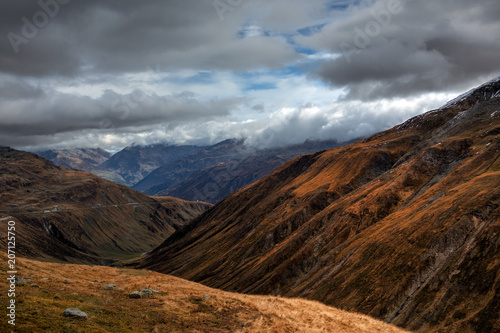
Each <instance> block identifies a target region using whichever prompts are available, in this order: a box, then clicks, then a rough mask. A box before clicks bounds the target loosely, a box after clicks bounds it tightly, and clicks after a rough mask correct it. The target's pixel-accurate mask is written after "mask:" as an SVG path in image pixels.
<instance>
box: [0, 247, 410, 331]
mask: <svg viewBox="0 0 500 333" xmlns="http://www.w3.org/2000/svg"><path fill="white" fill-rule="evenodd" d="M5 259H6V258H5V255H2V265H1V266H5V262H6V260H5ZM2 269H3V270H5V269H6V267H2ZM17 270H18V271H19V272H20V273H21V274H20V276H23V277H28V278H30V279H31V280H32V283H36V284H37V285H38V286H39V287H34V286H31V285H30V284H26V285H23V286H17V298H16V300H17V315H18V317H17V319H16V323H17V325H16V332H18V333H19V332H92V333H94V332H241V333H243V332H276V333H280V332H336V333H343V332H346V333H347V332H367V333H368V332H370V333H372V332H403V330H401V329H399V328H396V327H394V326H390V325H387V324H385V323H382V322H379V321H377V320H375V319H372V318H370V317H367V316H364V315H359V314H355V313H348V312H344V311H340V310H337V309H335V308H331V307H328V306H326V305H323V304H321V303H318V302H313V301H307V300H303V299H286V298H280V297H271V296H250V295H242V294H236V293H229V292H224V291H220V290H217V289H212V288H208V287H206V286H203V285H200V284H197V283H193V282H189V281H186V280H183V279H179V278H175V277H172V276H168V275H163V274H159V273H156V272H151V271H145V270H130V269H119V268H110V267H102V266H84V265H64V264H55V263H44V262H39V261H34V260H28V259H18V261H17ZM44 278H49V279H48V280H47V279H44ZM63 280H69V281H70V282H71V284H65V283H64V282H63ZM97 280H100V281H101V282H100V283H99V282H97ZM90 282H93V283H90ZM111 283H112V284H118V285H120V286H121V288H122V290H113V291H105V290H102V287H103V286H104V285H106V284H111ZM146 287H151V288H152V289H155V290H160V291H161V292H160V293H156V294H155V295H153V297H151V298H149V299H138V300H134V299H130V298H129V296H128V295H129V294H130V292H132V291H134V290H139V289H142V288H146ZM205 295H208V296H210V298H207V299H205V298H204V297H205ZM0 299H1V304H6V302H7V298H6V294H5V293H2V295H1V296H0ZM69 307H73V308H79V309H81V310H82V311H84V312H86V313H87V314H88V316H89V319H88V320H87V321H83V320H76V319H70V318H67V317H63V316H62V313H63V311H64V310H65V309H66V308H69ZM2 321H3V322H2V323H1V324H0V327H1V326H2V325H5V324H6V321H5V320H2ZM7 329H9V328H7Z"/></svg>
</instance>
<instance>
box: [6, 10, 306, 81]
mask: <svg viewBox="0 0 500 333" xmlns="http://www.w3.org/2000/svg"><path fill="white" fill-rule="evenodd" d="M57 1H59V2H62V3H65V2H67V4H59V2H57ZM40 3H43V4H45V5H44V6H42V5H40ZM47 4H50V6H48V5H47ZM47 6H48V7H47ZM44 7H45V8H49V9H50V10H52V11H53V12H54V15H53V17H50V15H46V14H43V12H44V9H43V8H44ZM56 7H57V11H56ZM45 12H47V11H46V10H45ZM40 13H42V14H43V15H41V14H40ZM44 15H45V17H48V19H47V20H46V22H44V21H43V17H44ZM240 18H241V17H240V16H238V15H236V13H235V14H232V15H230V16H229V15H228V19H227V20H225V21H224V22H221V21H220V20H219V18H218V16H217V12H216V11H215V9H214V7H213V4H212V1H197V0H169V1H162V2H158V1H153V0H145V1H140V2H139V1H132V0H124V1H116V0H104V1H87V0H85V1H83V0H72V1H69V0H64V1H63V0H41V1H39V2H38V3H37V2H30V3H29V4H25V3H24V1H14V0H7V1H2V2H0V35H2V37H4V38H2V39H1V41H0V71H2V72H7V73H13V74H19V75H31V76H45V75H63V76H68V75H77V74H81V73H86V72H98V73H102V72H138V71H144V70H145V69H146V68H147V67H148V66H149V67H153V66H161V67H162V68H163V69H171V68H177V69H178V68H199V69H202V68H210V69H229V70H246V69H250V68H255V67H265V66H280V65H282V64H283V61H285V62H286V61H290V60H292V59H297V58H298V55H297V54H295V52H294V51H293V48H291V47H290V46H289V45H288V44H287V43H286V42H285V41H284V40H282V39H280V38H274V37H269V36H268V37H266V38H265V37H259V38H252V39H240V38H239V37H238V35H237V33H236V32H237V31H238V29H239V25H240V24H241V20H240ZM26 22H28V23H26ZM37 22H38V23H37ZM33 27H34V29H32V28H33ZM26 32H28V34H26ZM262 50H266V52H262ZM16 51H17V52H16Z"/></svg>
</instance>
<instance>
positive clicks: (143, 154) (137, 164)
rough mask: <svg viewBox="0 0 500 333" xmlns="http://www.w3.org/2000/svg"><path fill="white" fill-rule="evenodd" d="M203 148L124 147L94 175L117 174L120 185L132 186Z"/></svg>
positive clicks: (167, 146) (157, 145)
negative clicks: (119, 178) (161, 167)
mask: <svg viewBox="0 0 500 333" xmlns="http://www.w3.org/2000/svg"><path fill="white" fill-rule="evenodd" d="M203 148H204V147H197V146H171V145H165V144H156V145H150V146H131V147H126V148H125V149H123V150H122V151H119V152H118V153H116V154H115V155H113V156H112V157H111V158H110V159H108V160H107V161H106V162H104V163H103V164H102V165H100V166H99V170H96V172H95V173H96V174H98V175H99V176H106V175H107V174H108V173H112V174H118V175H120V177H121V178H122V179H123V181H120V183H121V184H124V185H127V186H133V185H135V184H137V183H138V182H140V181H141V180H142V179H144V178H145V177H146V176H148V175H149V174H150V173H151V172H152V171H154V170H156V169H157V168H159V167H160V166H162V165H164V164H167V163H170V162H173V161H177V160H179V159H182V158H183V157H185V156H188V155H191V154H194V153H196V152H198V151H200V150H202V149H203ZM113 180H114V179H113Z"/></svg>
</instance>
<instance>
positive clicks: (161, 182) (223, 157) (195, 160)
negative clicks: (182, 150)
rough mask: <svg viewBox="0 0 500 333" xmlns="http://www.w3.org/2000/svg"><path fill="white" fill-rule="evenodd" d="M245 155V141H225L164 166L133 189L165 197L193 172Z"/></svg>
mask: <svg viewBox="0 0 500 333" xmlns="http://www.w3.org/2000/svg"><path fill="white" fill-rule="evenodd" d="M244 153H245V149H244V146H243V140H236V139H230V140H225V141H222V142H220V143H218V144H216V145H213V146H210V147H207V148H205V149H203V150H201V151H199V152H197V153H195V154H192V155H189V156H186V157H184V158H182V159H179V160H176V161H172V162H170V163H166V164H164V165H162V166H161V167H159V168H158V169H156V170H154V171H153V172H151V174H149V175H148V176H147V177H145V178H144V179H143V180H141V181H140V182H139V183H137V184H136V185H134V186H133V189H134V190H137V191H141V192H144V193H147V194H151V195H164V191H165V190H166V189H168V188H169V187H170V186H172V185H174V184H176V183H178V182H181V181H183V180H185V179H186V178H188V177H189V176H190V175H191V174H192V173H193V172H196V171H198V170H201V169H203V168H206V167H209V166H211V165H214V164H217V163H220V162H224V161H228V160H230V159H232V158H235V157H237V156H241V155H243V154H244Z"/></svg>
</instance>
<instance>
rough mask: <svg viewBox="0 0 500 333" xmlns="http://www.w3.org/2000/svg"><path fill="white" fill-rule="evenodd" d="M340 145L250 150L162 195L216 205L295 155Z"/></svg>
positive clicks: (308, 143) (318, 143) (196, 173)
mask: <svg viewBox="0 0 500 333" xmlns="http://www.w3.org/2000/svg"><path fill="white" fill-rule="evenodd" d="M338 146H340V144H339V143H337V142H336V141H306V142H305V143H303V144H299V145H292V146H287V147H280V148H273V149H259V150H255V149H254V150H251V149H247V150H246V151H245V152H244V153H243V154H240V156H238V157H236V158H232V159H230V160H228V161H225V162H220V163H217V164H214V165H212V166H209V167H206V168H204V169H201V170H198V171H194V172H193V173H192V174H191V175H190V176H189V177H188V178H187V179H185V180H182V181H180V182H178V183H176V184H173V185H171V186H170V187H169V188H168V189H166V190H164V191H162V192H159V195H168V196H173V197H176V198H182V199H185V200H191V201H195V200H201V201H204V202H209V203H212V204H215V203H217V202H219V201H220V200H222V199H223V198H225V197H226V196H228V195H229V194H231V193H233V192H236V191H237V190H239V189H241V188H243V187H245V186H247V185H249V184H252V183H253V182H255V181H257V180H259V179H261V178H262V177H264V176H267V175H268V174H270V173H271V172H272V171H274V170H275V169H276V168H278V167H279V166H281V165H282V164H284V163H285V162H287V161H289V160H291V159H292V158H295V157H297V156H300V155H304V154H309V153H312V152H317V151H321V150H326V149H331V148H333V147H338Z"/></svg>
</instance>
